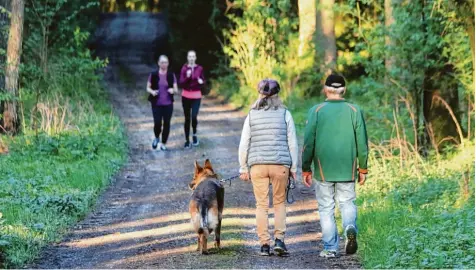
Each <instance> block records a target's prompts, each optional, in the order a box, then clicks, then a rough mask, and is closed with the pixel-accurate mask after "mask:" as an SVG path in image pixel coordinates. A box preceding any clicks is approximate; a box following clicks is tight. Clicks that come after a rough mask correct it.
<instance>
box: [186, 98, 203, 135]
mask: <svg viewBox="0 0 476 270" xmlns="http://www.w3.org/2000/svg"><path fill="white" fill-rule="evenodd" d="M201 101H202V100H201V99H189V98H186V97H182V107H183V114H184V116H185V124H184V130H185V140H186V141H187V142H189V141H190V120H191V122H192V129H193V134H197V125H198V120H197V118H198V111H199V109H200V103H201Z"/></svg>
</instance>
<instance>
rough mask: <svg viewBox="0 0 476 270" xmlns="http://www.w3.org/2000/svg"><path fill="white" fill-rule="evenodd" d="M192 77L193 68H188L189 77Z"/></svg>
mask: <svg viewBox="0 0 476 270" xmlns="http://www.w3.org/2000/svg"><path fill="white" fill-rule="evenodd" d="M190 77H192V70H191V69H188V70H187V78H190Z"/></svg>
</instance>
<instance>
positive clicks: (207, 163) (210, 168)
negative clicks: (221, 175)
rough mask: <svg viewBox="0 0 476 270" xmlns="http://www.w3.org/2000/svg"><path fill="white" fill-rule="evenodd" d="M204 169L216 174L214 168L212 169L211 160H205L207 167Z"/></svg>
mask: <svg viewBox="0 0 476 270" xmlns="http://www.w3.org/2000/svg"><path fill="white" fill-rule="evenodd" d="M204 168H205V169H209V170H210V171H212V172H213V173H214V171H213V168H212V163H211V162H210V160H209V159H207V160H205V167H204Z"/></svg>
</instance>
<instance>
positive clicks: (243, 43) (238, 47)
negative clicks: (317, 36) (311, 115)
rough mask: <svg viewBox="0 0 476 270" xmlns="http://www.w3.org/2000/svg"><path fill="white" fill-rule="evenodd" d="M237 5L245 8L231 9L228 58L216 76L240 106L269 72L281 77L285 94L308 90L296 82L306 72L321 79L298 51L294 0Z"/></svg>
mask: <svg viewBox="0 0 476 270" xmlns="http://www.w3.org/2000/svg"><path fill="white" fill-rule="evenodd" d="M234 7H235V8H239V9H241V10H242V11H243V14H242V16H238V15H233V14H232V15H228V18H229V20H230V21H231V25H232V27H231V28H229V29H224V30H223V36H224V37H225V40H226V41H225V45H224V46H223V51H224V53H225V55H226V57H227V61H226V63H223V64H225V67H224V66H223V65H222V66H221V67H220V68H219V69H218V70H216V71H215V73H216V74H223V73H225V76H222V77H220V78H219V79H218V80H217V81H215V84H214V85H215V87H214V88H215V90H216V91H217V92H219V93H220V94H223V95H225V96H226V97H228V98H231V101H232V102H234V103H235V104H237V105H239V106H241V105H245V104H249V103H250V101H251V100H254V99H255V98H256V97H257V91H256V85H257V84H258V82H259V81H260V80H262V79H264V78H267V77H273V78H276V79H278V80H279V81H280V83H281V88H282V89H283V90H284V91H283V92H282V94H281V96H282V98H283V99H286V98H288V97H289V96H291V95H293V94H294V95H301V96H302V95H303V93H304V91H300V90H299V89H298V88H297V82H298V81H300V80H301V82H302V81H303V80H302V79H303V78H306V79H307V81H318V80H319V79H320V76H319V74H317V75H316V74H313V73H312V72H310V70H306V68H309V67H310V61H309V58H306V57H297V55H296V53H297V49H298V46H299V38H298V31H297V23H298V18H297V16H296V14H295V10H294V9H293V6H292V4H291V3H290V2H289V1H283V0H268V1H264V2H263V1H254V0H246V1H245V0H244V1H235V2H234ZM311 60H312V59H311ZM311 62H312V61H311ZM311 65H312V64H311ZM311 71H312V69H311ZM230 73H232V75H226V74H230ZM306 86H309V85H306Z"/></svg>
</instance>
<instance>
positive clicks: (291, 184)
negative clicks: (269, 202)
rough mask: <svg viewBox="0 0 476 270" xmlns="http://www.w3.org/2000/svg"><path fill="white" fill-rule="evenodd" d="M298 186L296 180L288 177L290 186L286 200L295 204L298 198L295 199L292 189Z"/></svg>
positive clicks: (287, 188) (287, 189)
mask: <svg viewBox="0 0 476 270" xmlns="http://www.w3.org/2000/svg"><path fill="white" fill-rule="evenodd" d="M295 188H296V184H295V183H294V180H291V177H289V178H288V186H287V187H286V201H287V202H288V203H289V204H293V203H294V202H295V201H296V200H294V195H293V192H292V190H293V189H295Z"/></svg>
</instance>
